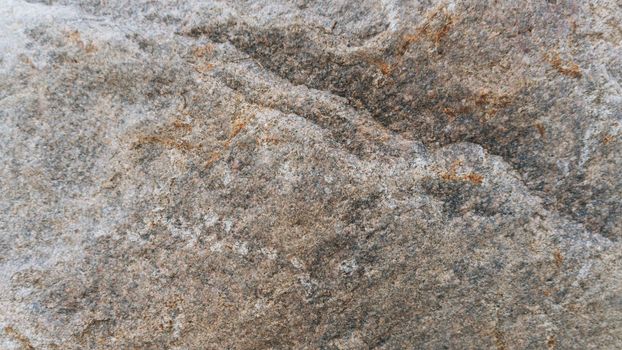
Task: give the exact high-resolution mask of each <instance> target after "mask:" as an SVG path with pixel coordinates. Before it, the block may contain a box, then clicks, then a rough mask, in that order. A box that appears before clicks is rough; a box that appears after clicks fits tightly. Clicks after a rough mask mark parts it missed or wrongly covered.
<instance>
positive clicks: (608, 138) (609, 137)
mask: <svg viewBox="0 0 622 350" xmlns="http://www.w3.org/2000/svg"><path fill="white" fill-rule="evenodd" d="M614 139H615V136H613V135H609V134H606V135H605V136H604V137H603V143H604V144H605V145H606V144H608V143H610V142H611V141H613V140H614Z"/></svg>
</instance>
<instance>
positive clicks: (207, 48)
mask: <svg viewBox="0 0 622 350" xmlns="http://www.w3.org/2000/svg"><path fill="white" fill-rule="evenodd" d="M212 52H214V46H213V45H211V44H207V45H203V46H197V47H195V48H193V49H192V54H193V55H194V56H195V57H205V56H208V55H211V54H212Z"/></svg>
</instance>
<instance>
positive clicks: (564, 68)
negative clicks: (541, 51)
mask: <svg viewBox="0 0 622 350" xmlns="http://www.w3.org/2000/svg"><path fill="white" fill-rule="evenodd" d="M546 58H547V61H549V63H550V64H551V65H552V66H553V68H555V69H557V71H558V72H560V73H561V74H563V75H567V76H569V77H573V78H581V76H582V75H583V74H582V73H581V68H580V67H579V65H577V64H576V63H574V62H572V61H568V62H563V61H562V59H561V57H560V56H559V53H556V54H555V55H547V56H546Z"/></svg>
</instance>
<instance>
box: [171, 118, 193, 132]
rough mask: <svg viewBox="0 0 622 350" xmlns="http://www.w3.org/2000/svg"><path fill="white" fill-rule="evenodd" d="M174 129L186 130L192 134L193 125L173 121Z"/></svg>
mask: <svg viewBox="0 0 622 350" xmlns="http://www.w3.org/2000/svg"><path fill="white" fill-rule="evenodd" d="M173 127H174V128H175V129H181V130H184V131H186V132H190V131H192V125H190V124H188V123H184V122H182V121H181V120H175V121H173Z"/></svg>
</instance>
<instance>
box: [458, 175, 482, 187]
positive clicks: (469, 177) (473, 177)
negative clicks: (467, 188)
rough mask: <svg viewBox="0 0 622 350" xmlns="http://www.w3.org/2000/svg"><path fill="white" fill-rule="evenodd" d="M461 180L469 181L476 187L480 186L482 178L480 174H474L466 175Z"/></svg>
mask: <svg viewBox="0 0 622 350" xmlns="http://www.w3.org/2000/svg"><path fill="white" fill-rule="evenodd" d="M463 178H464V179H465V180H467V181H470V182H472V183H474V184H476V185H481V184H482V181H484V177H483V176H482V175H480V174H476V173H468V174H466V175H464V176H463Z"/></svg>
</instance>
